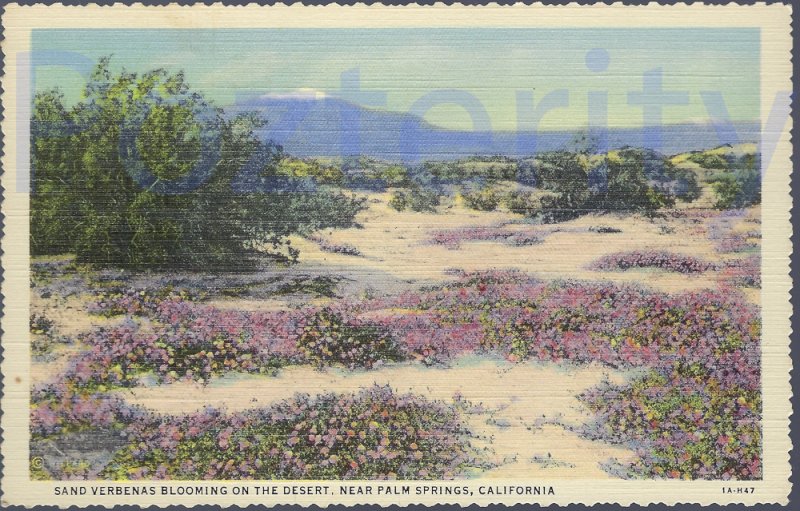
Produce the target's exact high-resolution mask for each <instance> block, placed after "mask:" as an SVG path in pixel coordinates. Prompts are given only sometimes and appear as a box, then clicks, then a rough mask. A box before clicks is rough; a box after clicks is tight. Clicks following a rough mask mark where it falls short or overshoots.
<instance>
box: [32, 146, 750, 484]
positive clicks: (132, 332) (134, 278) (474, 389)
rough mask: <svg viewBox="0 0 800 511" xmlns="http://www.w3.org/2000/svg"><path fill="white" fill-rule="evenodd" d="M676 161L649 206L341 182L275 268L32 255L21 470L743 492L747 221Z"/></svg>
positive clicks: (55, 474)
mask: <svg viewBox="0 0 800 511" xmlns="http://www.w3.org/2000/svg"><path fill="white" fill-rule="evenodd" d="M753 147H754V146H742V147H737V148H731V147H728V148H720V149H718V150H713V151H708V152H706V153H698V154H702V155H703V156H704V157H706V156H708V155H715V154H720V155H722V156H723V157H724V156H725V155H728V160H726V161H735V160H736V158H737V157H739V156H741V155H742V154H752V151H753ZM731 155H732V156H731ZM690 156H691V155H687V154H681V155H677V156H674V157H672V158H671V159H670V160H669V161H670V162H672V163H674V164H675V165H683V166H684V168H688V169H689V170H690V171H691V172H693V173H694V174H696V175H697V176H698V182H699V187H700V188H701V193H699V194H698V196H697V197H696V198H694V199H693V200H691V201H679V202H676V203H675V204H674V205H671V206H668V207H660V208H657V209H655V210H652V211H644V210H639V211H635V210H625V211H608V210H597V211H591V212H587V213H585V214H581V215H575V217H574V218H565V219H559V220H550V221H542V219H541V218H538V217H537V215H531V214H525V212H522V213H521V212H519V211H514V210H512V208H510V207H509V204H508V198H506V199H500V200H498V201H497V204H490V205H489V206H493V207H489V206H485V207H475V204H474V200H473V202H472V203H470V197H469V195H468V194H469V193H470V192H467V191H465V189H464V188H460V187H457V188H458V190H456V191H452V192H450V193H443V194H442V196H441V197H440V198H438V199H437V202H438V203H437V204H435V205H432V206H430V207H427V206H426V207H424V208H417V209H420V210H419V211H415V210H414V209H413V208H411V207H407V208H398V207H397V204H396V202H397V201H396V199H395V198H396V197H397V196H398V190H400V191H401V193H402V190H403V189H404V188H402V187H398V188H388V189H386V190H384V191H363V190H356V191H355V192H354V193H355V194H357V195H358V196H359V197H360V198H362V199H363V204H364V207H363V209H361V211H359V212H358V213H357V214H356V215H355V216H354V221H353V224H352V226H349V227H340V228H337V227H331V228H322V229H317V230H312V231H309V232H306V233H298V234H292V235H291V236H290V237H289V240H288V241H289V245H290V246H291V247H293V249H294V250H296V251H297V253H298V255H297V257H296V260H294V261H291V262H286V261H279V260H276V259H274V258H272V259H271V258H266V259H264V260H263V261H261V262H260V263H259V267H258V268H254V269H248V270H245V271H241V272H234V273H231V272H214V271H208V272H196V271H188V272H181V271H177V272H176V271H170V272H164V271H158V270H154V271H137V270H125V269H102V268H98V267H96V266H92V265H89V264H85V263H81V262H78V261H76V259H75V257H74V256H71V255H53V256H40V257H37V258H35V259H34V260H33V264H32V268H31V332H32V336H31V339H32V341H31V351H32V360H31V364H32V375H33V380H34V387H33V394H32V408H31V431H32V435H33V438H32V444H31V456H39V457H42V458H43V460H44V464H43V467H42V468H41V469H39V470H38V471H36V472H35V473H34V474H33V475H34V476H35V477H41V478H66V479H69V478H98V477H100V478H115V479H119V478H122V479H127V478H179V479H180V478H225V479H238V478H252V477H255V478H315V479H319V478H417V479H425V478H453V477H481V478H492V477H506V478H514V477H539V476H542V477H556V478H558V477H565V478H608V477H623V478H637V477H671V478H674V477H682V478H717V477H721V478H741V479H748V478H754V477H759V474H760V468H759V456H760V447H759V446H760V443H759V442H760V441H759V438H760V427H761V426H760V420H759V413H760V411H759V410H760V390H759V384H758V382H759V374H760V368H759V335H760V333H759V332H760V318H759V312H758V310H759V301H760V299H759V292H760V278H759V275H760V256H759V247H760V207H759V206H758V205H757V204H750V205H746V206H744V207H730V208H722V207H715V204H714V202H713V201H714V200H715V199H714V193H713V190H714V187H713V185H712V184H711V181H709V179H710V176H711V174H713V173H708V174H707V175H706V174H704V173H703V170H705V168H704V167H702V166H701V165H698V164H697V163H694V162H692V161H690V160H688V159H687V158H689V157H690ZM694 159H695V160H700V161H701V162H705V160H703V159H701V158H697V157H695V158H694ZM492 183H493V184H492V185H491V187H492V188H490V187H489V186H484V188H482V191H483V192H486V191H487V190H490V191H491V190H494V189H498V190H502V189H503V187H506V186H511V185H512V184H514V183H513V181H511V182H503V180H494V181H493V182H492ZM498 193H500V192H498ZM536 193H539V192H531V194H532V196H534V198H535V194H536ZM393 201H394V206H393ZM717 206H719V205H717ZM398 209H400V210H398ZM267 437H269V439H266V438H267Z"/></svg>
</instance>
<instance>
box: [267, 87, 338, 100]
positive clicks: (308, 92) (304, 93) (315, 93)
mask: <svg viewBox="0 0 800 511" xmlns="http://www.w3.org/2000/svg"><path fill="white" fill-rule="evenodd" d="M260 97H261V99H301V100H302V99H306V100H309V101H310V100H316V99H324V98H326V97H328V95H327V94H326V93H325V92H323V91H321V90H316V89H307V88H302V89H295V90H292V91H288V92H269V93H267V94H263V95H261V96H260Z"/></svg>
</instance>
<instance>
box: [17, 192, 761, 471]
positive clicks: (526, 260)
mask: <svg viewBox="0 0 800 511" xmlns="http://www.w3.org/2000/svg"><path fill="white" fill-rule="evenodd" d="M371 199H373V200H372V201H371V202H370V207H369V209H368V210H367V211H365V212H362V213H361V214H360V215H359V218H358V221H359V222H360V223H361V224H362V225H363V228H362V229H344V230H335V231H325V232H322V233H320V235H321V236H324V237H326V238H327V239H329V240H330V241H331V242H333V243H347V244H350V245H353V246H355V247H357V248H358V249H359V251H360V252H361V253H362V254H363V256H349V255H341V254H331V253H327V252H323V251H321V250H320V248H319V247H318V246H317V244H315V243H313V242H310V241H308V240H305V239H302V238H293V239H292V243H293V245H294V246H296V247H297V248H299V249H300V252H301V257H300V262H299V264H297V265H295V266H292V267H288V268H276V269H275V270H273V272H274V273H276V274H277V273H280V274H281V275H292V274H297V275H320V276H331V275H335V276H337V277H340V278H341V279H342V280H341V282H340V284H339V286H338V288H337V293H338V294H339V295H340V296H351V297H361V298H363V297H366V296H370V295H379V294H392V293H397V292H399V291H401V290H405V289H416V288H419V287H420V286H422V285H426V284H434V283H440V282H443V281H445V280H448V279H452V278H453V277H452V275H451V274H450V275H448V273H447V271H446V270H451V269H461V270H467V271H473V270H485V269H505V268H517V269H520V270H523V271H525V272H528V273H531V274H533V275H536V276H539V277H541V278H543V279H567V278H572V279H589V280H611V281H616V282H639V283H642V284H645V285H648V286H651V287H652V288H654V289H658V290H663V291H669V292H678V291H684V290H695V289H702V288H709V287H715V286H716V284H717V280H716V279H717V276H716V275H714V274H713V273H711V272H709V273H706V274H703V275H700V276H684V275H677V274H674V273H667V272H662V271H657V270H640V271H628V272H595V271H591V270H588V269H587V266H588V265H589V264H590V263H591V262H592V261H594V260H595V259H597V258H599V257H601V256H603V255H605V254H609V253H614V252H621V251H630V250H635V249H642V250H644V249H663V250H670V251H674V252H680V253H685V254H688V255H692V256H695V257H700V258H704V259H707V260H712V261H719V260H722V259H724V258H733V257H740V255H735V254H734V255H720V254H718V253H717V252H716V251H715V248H714V242H713V241H711V240H709V239H708V237H707V228H708V224H709V222H710V221H711V220H709V219H702V218H700V219H698V218H681V219H675V218H666V219H655V220H651V219H648V218H644V217H641V216H638V215H626V216H617V215H588V216H585V217H582V218H578V219H576V220H572V221H569V222H564V223H560V224H556V225H540V226H531V225H518V224H513V223H512V224H509V222H515V221H516V222H519V221H520V220H521V219H522V217H520V216H519V215H515V214H512V213H508V212H502V211H500V212H492V213H486V212H480V213H479V212H475V211H471V210H467V209H465V208H463V207H461V206H459V205H453V206H451V207H449V208H443V209H442V210H441V211H440V212H439V213H438V214H432V213H413V212H397V211H394V210H392V209H391V208H389V207H388V205H387V201H388V199H389V194H374V195H372V196H371ZM748 214H749V216H751V217H758V216H759V215H760V212H759V210H758V208H754V209H752V210H751V211H749V213H748ZM727 224H729V225H727V226H726V229H729V232H734V231H735V232H746V231H752V230H759V228H760V225H757V224H756V223H753V222H747V221H745V219H744V218H736V219H734V220H732V221H729V222H727ZM468 226H501V227H500V228H502V229H509V230H515V229H531V228H533V229H536V230H537V231H540V232H541V234H542V236H543V237H544V242H543V243H541V244H537V245H531V246H524V247H514V246H509V245H506V244H503V243H501V242H464V243H462V245H461V247H460V248H459V249H456V250H453V249H448V248H446V247H443V246H435V245H431V244H430V243H428V239H429V236H430V233H431V232H432V231H434V230H438V229H448V228H460V227H468ZM597 226H607V227H613V228H616V229H620V230H621V231H622V232H620V233H610V234H602V233H596V232H590V231H589V230H588V228H589V227H597ZM264 276H265V277H268V276H269V272H266V273H265V275H264ZM745 292H746V293H747V296H748V297H749V298H750V300H752V301H753V302H754V303H758V301H759V295H760V292H759V290H747V291H745ZM297 299H298V298H297V297H289V298H287V297H275V298H274V299H268V300H257V299H252V298H251V299H247V298H217V299H214V300H213V301H212V302H211V303H212V304H213V305H215V306H219V307H230V308H238V309H245V310H268V309H273V310H274V309H280V308H284V307H287V306H290V305H293V304H296V303H297ZM314 301H315V303H324V302H325V301H327V299H325V298H314ZM31 305H32V311H40V312H44V313H45V314H46V315H47V316H48V318H50V319H52V320H54V321H55V326H54V331H55V332H56V333H57V334H59V335H68V336H73V337H74V336H77V335H78V334H79V333H80V332H83V331H86V330H89V329H91V328H92V327H94V326H99V325H103V324H111V323H113V321H117V320H106V319H103V318H99V317H94V316H90V315H88V314H87V313H86V309H85V306H86V299H85V297H72V298H68V299H66V300H63V301H59V300H58V299H42V298H40V297H38V296H37V294H36V293H32V304H31ZM76 349H79V346H75V345H67V346H59V347H57V349H56V350H55V351H54V352H53V353H52V356H49V357H48V358H47V359H46V360H34V361H33V362H32V367H31V369H32V380H33V382H34V383H37V382H43V381H47V380H50V379H53V378H56V377H57V376H58V374H59V372H60V370H62V369H63V367H64V365H65V363H66V361H67V360H68V357H69V355H70V354H71V353H73V352H74V350H76ZM629 376H630V373H628V374H625V373H620V372H615V371H611V370H609V369H608V368H605V367H602V366H600V365H594V364H593V365H589V366H580V367H578V366H561V365H556V364H545V363H537V362H530V363H525V364H510V363H508V362H506V361H504V360H499V359H489V358H485V357H484V358H481V359H475V358H469V357H468V358H464V359H461V360H459V361H458V362H457V363H456V364H454V365H453V366H452V367H450V368H447V369H441V368H425V367H423V366H421V365H420V364H413V363H409V364H400V365H396V366H391V367H384V368H382V369H379V370H374V371H356V372H348V371H339V370H328V371H325V372H320V371H316V370H314V369H312V368H310V367H293V368H286V369H284V370H282V371H281V372H280V374H279V375H278V376H277V377H266V376H264V377H260V376H251V375H228V376H226V377H223V378H218V379H215V380H213V381H212V382H211V383H210V384H209V385H208V386H201V385H199V384H196V383H188V382H182V383H176V384H170V385H164V386H159V387H141V388H135V389H131V390H126V391H120V392H119V393H120V394H121V395H123V396H124V397H125V398H126V399H127V400H128V401H130V402H132V403H137V404H141V405H145V406H147V407H149V408H152V409H153V410H156V411H159V412H165V413H178V412H189V411H194V410H196V409H198V408H201V407H202V406H204V405H207V404H208V405H212V406H217V407H226V408H228V409H231V410H240V409H245V408H251V407H256V406H265V405H268V404H269V403H272V402H275V401H278V400H282V399H286V398H287V397H289V396H291V395H292V394H294V393H296V392H303V393H309V394H318V393H320V392H323V391H353V390H357V389H359V388H363V387H366V386H369V385H371V384H373V383H378V384H382V385H383V384H388V385H391V386H392V388H394V389H395V390H397V391H400V392H405V391H410V392H414V393H419V394H422V395H425V396H427V397H429V398H434V399H443V400H447V401H452V400H453V398H454V396H459V395H460V396H462V397H463V399H465V400H466V401H468V402H471V403H472V404H474V405H478V404H480V405H482V407H483V411H480V412H478V411H475V410H474V409H472V412H471V413H470V415H469V420H470V423H471V425H472V427H473V428H474V431H475V432H476V433H477V434H478V436H479V437H480V439H479V440H477V441H476V443H477V444H481V445H483V446H484V447H486V448H488V449H489V450H490V452H491V458H492V459H493V460H494V461H495V462H497V463H498V466H497V467H496V468H494V469H491V470H488V471H486V472H485V473H483V474H482V476H485V477H526V478H530V477H536V476H539V475H541V476H546V477H572V478H580V477H586V478H593V479H594V478H607V477H609V476H608V474H606V472H604V471H603V470H602V469H601V467H600V464H601V463H603V462H605V461H607V460H608V459H609V458H612V457H613V458H618V459H620V460H625V459H629V458H630V457H631V456H632V453H631V452H630V451H628V450H626V449H623V448H620V447H618V446H612V445H609V444H606V443H603V442H595V441H589V440H585V439H583V438H581V437H580V436H579V435H578V434H577V433H576V432H574V431H573V428H574V427H577V426H579V425H581V424H583V423H585V422H587V421H588V420H590V419H591V415H590V414H589V413H588V412H587V410H585V409H584V408H583V406H582V405H581V404H580V402H579V401H578V400H577V399H576V397H575V396H576V395H577V394H579V393H580V392H581V391H583V390H585V389H588V388H591V387H593V386H595V385H596V384H598V383H600V382H601V381H603V380H604V379H606V378H607V379H610V380H611V381H622V380H624V379H625V378H626V377H629Z"/></svg>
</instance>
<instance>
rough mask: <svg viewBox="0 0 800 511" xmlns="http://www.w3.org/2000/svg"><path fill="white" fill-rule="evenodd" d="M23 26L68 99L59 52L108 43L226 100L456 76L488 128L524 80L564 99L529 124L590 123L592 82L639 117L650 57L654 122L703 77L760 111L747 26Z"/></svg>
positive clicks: (525, 87)
mask: <svg viewBox="0 0 800 511" xmlns="http://www.w3.org/2000/svg"><path fill="white" fill-rule="evenodd" d="M32 38H33V39H32V45H31V46H32V48H33V51H34V54H36V52H48V51H57V52H66V53H64V54H63V55H65V56H63V57H59V59H61V60H63V62H61V64H63V65H47V66H41V67H38V68H37V72H36V79H35V87H36V89H37V90H43V89H48V88H51V87H54V86H59V87H60V88H61V89H62V90H63V91H64V92H65V94H66V96H67V98H68V99H69V100H70V101H75V100H77V99H79V98H80V91H81V88H82V85H83V83H84V81H85V79H84V77H83V76H81V74H80V73H78V72H76V71H75V70H74V69H71V68H70V65H69V60H70V59H74V58H75V57H76V56H77V57H78V58H81V59H89V60H92V61H95V60H96V59H98V58H99V57H101V56H104V55H113V60H112V62H113V66H114V67H115V68H118V69H119V68H122V67H124V68H126V69H127V70H129V71H144V70H147V69H152V68H155V67H166V68H168V69H170V70H174V71H177V70H183V71H184V72H185V73H186V77H187V79H188V81H189V83H190V84H191V85H192V87H194V88H195V89H197V90H199V91H201V92H203V93H204V94H206V96H207V97H209V98H210V99H212V100H213V101H215V102H216V103H217V104H219V105H221V106H223V107H224V106H225V105H230V104H233V103H234V102H236V100H237V98H241V97H243V96H252V95H254V94H258V95H260V94H271V95H280V94H291V95H298V94H299V95H315V96H318V97H319V96H324V95H337V91H340V89H341V76H342V73H343V72H346V71H348V70H354V69H357V70H358V73H359V77H360V80H359V86H360V89H361V90H363V91H365V92H372V93H376V92H377V93H379V94H378V95H375V94H371V95H365V96H364V97H365V98H366V99H364V98H358V97H352V96H348V99H351V100H355V101H356V102H360V103H362V104H365V106H371V107H380V108H385V109H389V110H394V111H402V112H407V111H409V109H410V108H411V106H412V105H413V104H414V103H415V102H417V101H419V100H420V98H423V97H425V96H426V95H428V94H431V93H434V92H435V91H437V90H442V89H445V90H458V91H461V92H466V93H468V94H469V95H471V96H473V97H474V98H476V99H477V100H478V103H479V104H480V105H481V108H483V109H484V110H485V111H486V113H487V114H488V117H489V121H490V123H491V128H492V129H494V130H513V129H515V128H516V127H517V126H518V115H517V102H518V101H517V97H518V94H519V93H520V92H521V91H527V92H524V93H528V94H533V98H534V102H535V103H536V104H538V103H539V102H540V101H541V99H542V98H543V97H544V96H545V95H546V94H548V93H551V92H553V91H557V90H562V89H563V90H566V93H567V94H568V97H569V105H568V106H567V107H566V108H557V109H554V110H552V111H550V112H548V113H547V114H545V115H544V116H543V117H542V119H541V121H540V124H539V127H540V128H551V129H575V128H580V127H583V126H585V125H586V124H587V119H588V113H587V112H588V108H589V107H588V99H587V97H588V95H589V93H590V92H592V91H594V92H597V91H601V92H605V93H607V97H608V124H609V126H612V127H623V126H624V127H635V126H640V125H641V124H642V122H643V121H642V107H641V106H637V105H629V104H628V93H629V92H632V91H640V90H641V89H642V79H643V74H644V73H645V72H647V71H650V70H653V69H657V68H658V69H661V74H662V84H663V88H664V89H665V90H667V91H684V92H686V93H687V94H688V100H689V101H688V104H686V105H678V106H668V107H665V108H664V109H663V114H662V119H663V122H665V123H678V122H687V121H699V120H704V119H707V118H708V111H707V108H706V105H704V103H703V101H702V99H701V95H700V92H701V91H713V92H715V93H719V94H721V97H722V99H723V100H724V103H725V107H726V108H727V111H728V114H729V115H730V118H731V119H732V120H734V121H736V120H742V121H752V120H758V119H759V103H760V99H759V58H760V47H759V38H760V34H759V31H758V30H757V29H748V28H731V29H715V28H700V29H696V28H693V29H591V30H590V29H494V28H425V29H358V30H352V29H244V30H227V29H226V30H194V29H192V30H173V29H148V30H139V29H136V30H88V29H84V30H36V31H34V33H33V36H32ZM593 49H594V50H595V52H594V53H590V52H591V51H592V50H593ZM69 55H71V56H69ZM587 55H590V57H589V59H588V61H587ZM605 55H607V57H608V62H607V65H604V63H603V62H602V60H603V57H604V56H605ZM593 57H600V58H599V59H597V58H593ZM590 67H593V68H594V69H590ZM425 118H426V119H427V120H428V121H429V122H431V123H433V124H436V125H439V126H442V127H446V128H453V129H468V128H469V127H470V126H471V125H472V124H471V118H470V116H469V114H468V112H466V111H465V110H464V108H462V107H460V106H457V105H449V104H439V105H434V106H433V107H432V108H430V109H429V110H428V111H427V113H426V115H425Z"/></svg>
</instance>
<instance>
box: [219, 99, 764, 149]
mask: <svg viewBox="0 0 800 511" xmlns="http://www.w3.org/2000/svg"><path fill="white" fill-rule="evenodd" d="M235 111H237V112H238V111H257V112H258V113H260V114H261V115H262V116H263V117H264V118H266V119H267V120H268V124H267V126H266V127H265V128H264V129H262V130H261V131H260V133H259V136H261V137H263V139H264V140H268V139H271V140H274V141H275V142H277V143H279V144H281V145H283V146H284V148H285V149H286V151H287V152H288V153H290V154H292V155H295V156H301V157H305V156H351V155H366V156H371V157H374V158H378V159H382V160H388V161H402V162H404V163H416V162H419V161H425V160H451V159H457V158H463V157H465V156H471V155H476V154H482V155H489V154H502V155H506V156H526V155H531V154H533V153H536V152H541V151H550V150H556V149H562V148H564V147H565V145H566V144H568V143H570V141H572V140H573V139H574V138H575V137H576V136H577V135H580V133H578V132H576V131H540V132H537V133H533V132H508V131H497V132H493V133H492V132H473V131H458V130H448V129H443V128H439V127H436V126H433V125H432V124H430V123H428V122H426V121H425V120H424V119H422V118H420V117H416V116H413V115H410V114H404V113H398V112H391V111H386V110H375V109H370V108H364V107H362V106H359V105H357V104H355V103H351V102H348V101H345V100H342V99H338V98H332V97H324V96H308V97H303V96H292V95H286V96H275V97H272V96H262V97H258V98H252V99H249V100H246V101H243V102H240V103H238V105H237V107H236V109H235ZM359 127H360V129H359ZM732 127H733V130H730V129H722V130H720V133H719V134H718V132H717V129H715V127H714V125H713V124H711V123H710V122H708V123H684V124H672V125H665V126H663V127H662V128H661V138H662V143H661V147H660V148H659V147H654V144H653V143H651V142H648V141H647V140H646V138H649V137H645V132H646V130H647V129H646V128H644V129H643V128H611V129H609V132H608V146H609V149H618V148H620V147H625V146H634V147H645V148H648V149H656V150H659V151H660V152H662V153H665V154H677V153H683V152H687V151H695V150H703V149H708V148H709V147H716V146H719V145H722V144H728V143H730V144H733V143H737V142H755V141H758V139H759V131H760V126H759V124H758V123H756V122H737V123H734V124H733V126H732ZM728 128H730V127H728ZM734 132H735V133H734Z"/></svg>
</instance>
